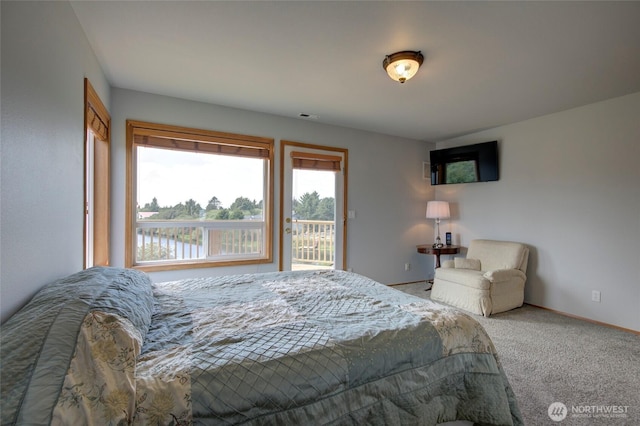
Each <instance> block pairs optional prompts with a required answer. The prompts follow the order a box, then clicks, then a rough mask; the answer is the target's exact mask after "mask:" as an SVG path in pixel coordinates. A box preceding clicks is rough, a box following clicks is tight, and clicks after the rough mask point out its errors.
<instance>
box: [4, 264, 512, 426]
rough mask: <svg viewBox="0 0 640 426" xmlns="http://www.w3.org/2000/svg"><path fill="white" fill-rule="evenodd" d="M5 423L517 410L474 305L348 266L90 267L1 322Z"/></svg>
mask: <svg viewBox="0 0 640 426" xmlns="http://www.w3.org/2000/svg"><path fill="white" fill-rule="evenodd" d="M0 350H1V356H2V358H1V359H2V389H1V391H2V398H1V399H2V402H1V407H0V409H1V413H2V424H4V425H9V424H96V425H120V424H154V425H155V424H161V425H170V424H171V425H178V424H180V425H183V424H212V425H213V424H216V425H231V424H244V425H290V424H291V425H292V424H305V425H309V424H327V425H363V424H372V425H375V424H380V425H383V424H384V425H413V424H415V425H435V424H438V423H442V422H447V421H454V420H467V421H470V422H474V423H477V424H482V425H512V424H515V425H520V424H522V418H521V416H520V413H519V410H518V407H517V403H516V400H515V397H514V394H513V391H512V389H511V387H510V385H509V382H508V380H507V378H506V376H505V374H504V371H503V369H502V367H501V365H500V362H499V359H498V356H497V354H496V351H495V348H494V346H493V344H492V342H491V340H490V339H489V337H488V336H487V334H486V333H485V331H484V330H483V328H482V327H481V326H480V325H479V324H478V323H477V322H476V321H475V320H473V319H472V318H470V317H469V316H467V315H466V314H464V313H461V312H459V311H457V310H455V309H453V308H449V307H445V306H443V305H440V304H437V303H435V302H431V301H429V300H423V299H420V298H416V297H413V296H410V295H407V294H405V293H402V292H400V291H397V290H394V289H392V288H390V287H387V286H385V285H382V284H379V283H377V282H374V281H372V280H370V279H368V278H366V277H364V276H361V275H357V274H354V273H349V272H344V271H299V272H280V273H262V274H246V275H232V276H220V277H210V278H203V279H186V280H181V281H173V282H166V283H156V284H153V283H152V282H151V280H150V279H149V277H148V276H147V275H146V274H144V273H142V272H140V271H136V270H131V269H122V268H103V267H96V268H91V269H88V270H84V271H81V272H79V273H76V274H74V275H71V276H69V277H66V278H63V279H60V280H58V281H56V282H54V283H51V284H49V285H46V286H45V287H43V288H42V290H40V291H39V292H38V293H37V294H36V296H35V297H34V298H33V299H32V300H31V301H30V302H29V303H28V304H27V305H26V306H25V307H23V308H22V309H21V310H20V311H19V312H18V313H16V314H15V315H14V316H13V317H11V318H10V319H9V320H8V321H7V322H6V323H5V324H3V326H2V340H1V347H0Z"/></svg>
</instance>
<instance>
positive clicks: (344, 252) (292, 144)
mask: <svg viewBox="0 0 640 426" xmlns="http://www.w3.org/2000/svg"><path fill="white" fill-rule="evenodd" d="M286 147H297V148H306V149H314V150H319V151H327V152H336V153H339V154H341V155H342V158H343V159H344V165H343V168H342V179H343V184H342V186H343V188H342V198H343V201H342V212H338V211H336V219H335V220H336V222H337V221H338V220H340V214H342V269H343V270H345V269H346V268H347V212H348V209H347V199H348V197H347V193H348V192H347V191H348V185H347V183H348V171H349V167H348V165H349V150H348V149H346V148H337V147H333V146H324V145H314V144H309V143H304V142H295V141H288V140H281V141H280V194H279V197H280V208H279V210H280V215H279V225H280V226H279V228H280V234H279V235H280V237H279V241H278V270H279V271H282V270H283V266H284V264H283V262H284V256H283V255H284V244H283V240H284V229H285V223H284V221H285V217H286V215H285V212H284V179H285V176H284V174H285V161H289V160H288V159H286V158H285V148H286Z"/></svg>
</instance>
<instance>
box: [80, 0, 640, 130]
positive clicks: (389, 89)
mask: <svg viewBox="0 0 640 426" xmlns="http://www.w3.org/2000/svg"><path fill="white" fill-rule="evenodd" d="M71 4H72V7H73V9H74V10H75V13H76V14H77V16H78V19H79V20H80V23H81V25H82V27H83V28H84V31H85V32H86V34H87V37H88V39H89V42H90V43H91V46H92V47H93V50H94V51H95V53H96V55H97V57H98V60H99V61H100V63H101V65H102V67H103V70H104V71H105V73H106V76H107V78H108V80H109V82H110V83H111V85H112V86H114V87H120V88H126V89H134V90H140V91H144V92H150V93H157V94H162V95H169V96H175V97H179V98H184V99H191V100H197V101H203V102H208V103H213V104H218V105H224V106H229V107H235V108H242V109H247V110H253V111H260V112H266V113H271V114H277V115H282V116H286V117H298V114H299V113H308V114H315V115H318V117H319V118H318V119H317V121H318V122H321V123H327V124H333V125H339V126H346V127H352V128H357V129H364V130H369V131H374V132H380V133H386V134H390V135H397V136H403V137H408V138H413V139H419V140H429V141H438V140H442V139H445V138H448V137H452V136H456V135H461V134H465V133H470V132H474V131H477V130H480V129H485V128H490V127H495V126H498V125H503V124H507V123H512V122H517V121H521V120H524V119H528V118H532V117H536V116H540V115H544V114H549V113H553V112H557V111H562V110H565V109H569V108H573V107H576V106H580V105H585V104H588V103H592V102H596V101H600V100H604V99H608V98H612V97H616V96H621V95H624V94H629V93H633V92H638V91H640V2H637V1H634V2H619V3H618V2H604V1H602V2H574V1H567V2H483V1H482V2H458V1H450V2H420V1H418V2H399V1H387V2H370V1H295V2H290V1H276V2H273V1H258V2H247V1H230V2H221V1H203V2H191V1H129V2H127V1H125V2H120V1H73V2H72V3H71ZM400 50H421V51H422V53H423V54H424V55H425V62H424V64H423V66H422V67H421V69H420V71H418V74H417V75H416V76H415V77H414V78H413V79H412V80H410V81H408V82H407V83H405V84H400V83H397V82H394V81H392V80H391V79H389V77H387V75H386V73H385V71H384V70H383V69H382V60H383V59H384V56H385V55H387V54H391V53H394V52H396V51H400Z"/></svg>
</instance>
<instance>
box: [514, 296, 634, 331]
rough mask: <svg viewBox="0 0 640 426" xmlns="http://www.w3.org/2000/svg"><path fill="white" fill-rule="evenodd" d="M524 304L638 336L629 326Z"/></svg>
mask: <svg viewBox="0 0 640 426" xmlns="http://www.w3.org/2000/svg"><path fill="white" fill-rule="evenodd" d="M525 305H529V306H533V307H534V308H540V309H544V310H545V311H549V312H553V313H555V314H558V315H563V316H565V317H569V318H574V319H578V320H582V321H586V322H590V323H592V324H597V325H602V326H605V327H609V328H615V329H616V330H620V331H626V332H627V333H633V334H635V335H637V336H640V331H638V330H633V329H631V328H624V327H620V326H618V325H613V324H609V323H606V322H602V321H596V320H593V319H591V318H585V317H581V316H579V315H573V314H569V313H567V312H562V311H557V310H555V309H551V308H547V307H545V306H540V305H534V304H533V303H525Z"/></svg>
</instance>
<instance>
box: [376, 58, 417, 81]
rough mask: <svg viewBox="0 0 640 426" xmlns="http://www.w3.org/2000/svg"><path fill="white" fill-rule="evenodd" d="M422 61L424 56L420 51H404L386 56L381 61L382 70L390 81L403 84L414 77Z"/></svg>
mask: <svg viewBox="0 0 640 426" xmlns="http://www.w3.org/2000/svg"><path fill="white" fill-rule="evenodd" d="M422 61H424V56H422V53H420V51H417V52H414V51H411V50H404V51H402V52H396V53H392V54H391V55H387V56H386V57H385V58H384V61H382V68H384V69H385V71H387V74H389V77H391V79H393V80H395V81H399V82H400V83H404V82H405V81H407V80H409V79H410V78H411V77H413V76H414V75H416V73H417V72H418V68H420V65H422Z"/></svg>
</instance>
